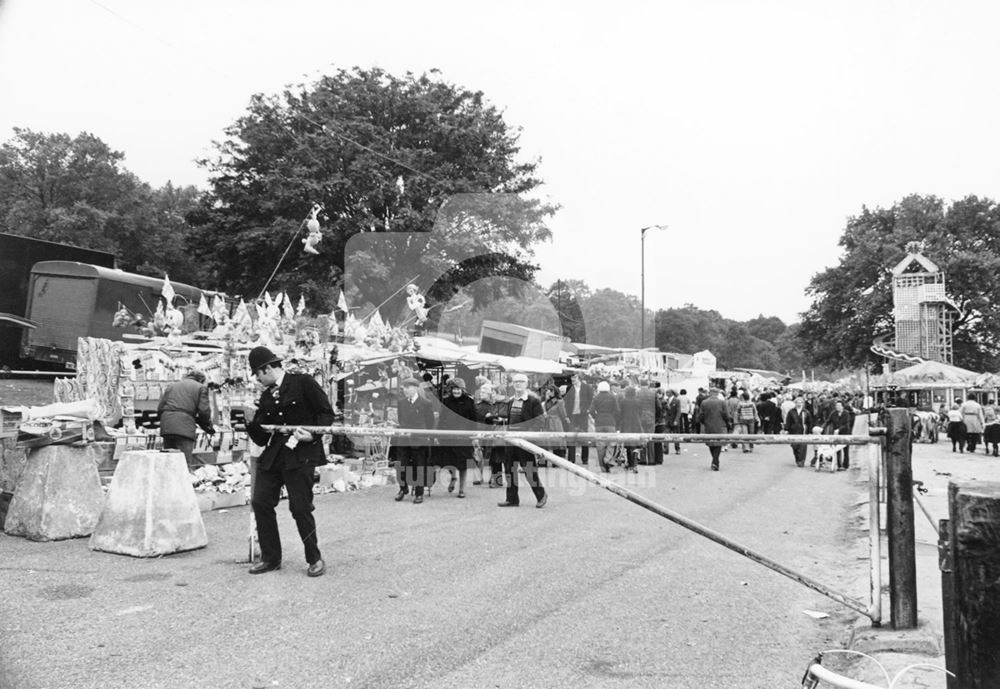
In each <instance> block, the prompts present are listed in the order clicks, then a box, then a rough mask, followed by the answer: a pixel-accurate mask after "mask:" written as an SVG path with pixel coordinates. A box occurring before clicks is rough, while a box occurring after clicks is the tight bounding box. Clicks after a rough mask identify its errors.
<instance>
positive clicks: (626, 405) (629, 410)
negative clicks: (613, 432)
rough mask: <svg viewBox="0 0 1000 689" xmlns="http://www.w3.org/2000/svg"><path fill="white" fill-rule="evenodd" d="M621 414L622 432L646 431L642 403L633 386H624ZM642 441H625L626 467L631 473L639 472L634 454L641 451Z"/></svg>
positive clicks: (620, 428)
mask: <svg viewBox="0 0 1000 689" xmlns="http://www.w3.org/2000/svg"><path fill="white" fill-rule="evenodd" d="M621 407H622V416H621V425H620V426H619V430H620V431H621V432H622V433H646V432H647V431H648V430H649V429H648V428H647V427H646V422H645V419H643V416H642V404H641V402H640V401H639V399H638V397H637V396H636V391H635V388H634V387H633V386H631V385H629V386H628V387H627V388H625V399H623V400H622V403H621ZM642 446H643V444H642V443H634V442H629V443H625V453H626V455H627V456H628V468H629V469H630V470H631V471H632V472H633V473H636V474H637V473H639V469H638V468H636V466H635V464H636V455H637V454H638V453H639V452H640V451H641V450H640V448H641V447H642Z"/></svg>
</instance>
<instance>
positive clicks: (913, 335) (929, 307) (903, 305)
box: [872, 242, 958, 368]
mask: <svg viewBox="0 0 1000 689" xmlns="http://www.w3.org/2000/svg"><path fill="white" fill-rule="evenodd" d="M920 249H921V247H920V244H919V243H917V242H911V243H910V244H907V245H906V252H907V253H906V257H905V258H904V259H903V260H902V261H900V262H899V263H898V264H896V267H895V268H893V269H892V306H893V316H894V318H895V322H896V339H895V342H893V343H891V344H890V343H885V344H877V345H876V346H873V347H872V350H873V351H875V352H876V353H877V354H881V355H882V356H885V357H886V358H888V359H890V362H891V363H894V364H895V366H894V368H898V367H900V366H908V365H910V364H913V363H920V362H921V361H940V362H943V363H946V364H951V363H952V324H953V321H954V317H955V314H956V313H957V312H958V307H957V306H956V305H955V303H954V302H953V301H952V300H951V299H949V298H948V295H947V293H946V292H945V276H944V273H943V272H941V269H940V268H938V267H937V265H936V264H934V263H933V262H932V261H931V260H930V259H928V258H927V257H926V256H924V255H923V254H922V253H920Z"/></svg>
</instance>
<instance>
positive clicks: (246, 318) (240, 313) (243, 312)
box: [233, 297, 253, 325]
mask: <svg viewBox="0 0 1000 689" xmlns="http://www.w3.org/2000/svg"><path fill="white" fill-rule="evenodd" d="M233 320H234V321H236V323H238V324H240V325H251V324H252V323H253V320H252V319H251V318H250V311H249V309H247V305H246V304H245V303H244V302H243V298H242V297H241V298H240V303H239V305H238V306H237V307H236V313H234V314H233Z"/></svg>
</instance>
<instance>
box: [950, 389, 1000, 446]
mask: <svg viewBox="0 0 1000 689" xmlns="http://www.w3.org/2000/svg"><path fill="white" fill-rule="evenodd" d="M941 416H942V419H941V422H942V423H944V424H947V429H948V439H949V440H950V441H951V451H952V452H960V453H962V454H964V453H965V452H966V451H968V452H975V451H976V448H977V447H978V446H979V443H980V442H982V443H983V450H984V451H985V452H986V454H987V455H989V454H992V455H993V456H994V457H998V456H1000V414H998V411H997V407H996V405H993V404H986V405H982V404H980V403H979V402H978V401H976V398H975V397H972V396H969V397H967V398H966V399H965V401H964V402H962V403H961V404H958V403H957V402H956V403H955V404H953V405H952V407H951V409H949V410H947V411H942V412H941Z"/></svg>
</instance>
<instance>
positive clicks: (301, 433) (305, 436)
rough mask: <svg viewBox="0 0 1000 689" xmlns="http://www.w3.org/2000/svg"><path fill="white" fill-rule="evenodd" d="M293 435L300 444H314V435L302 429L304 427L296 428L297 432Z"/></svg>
mask: <svg viewBox="0 0 1000 689" xmlns="http://www.w3.org/2000/svg"><path fill="white" fill-rule="evenodd" d="M292 435H293V436H294V437H295V439H296V440H298V441H299V442H300V443H309V442H312V439H313V434H312V433H310V432H309V431H307V430H306V429H304V428H302V426H299V427H298V428H296V429H295V431H294V432H293V433H292Z"/></svg>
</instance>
